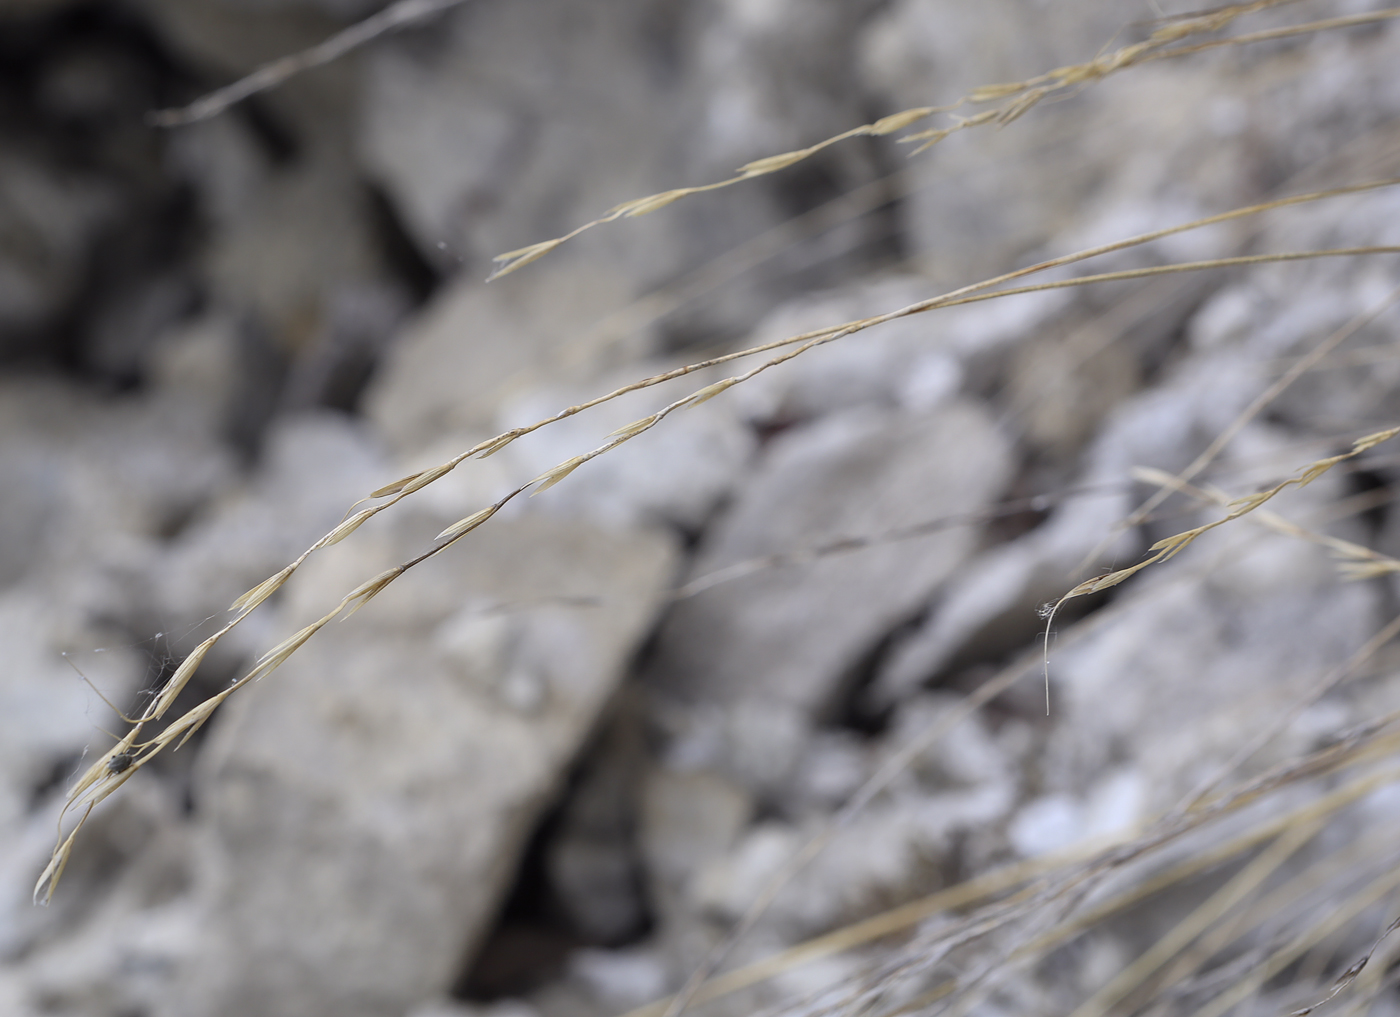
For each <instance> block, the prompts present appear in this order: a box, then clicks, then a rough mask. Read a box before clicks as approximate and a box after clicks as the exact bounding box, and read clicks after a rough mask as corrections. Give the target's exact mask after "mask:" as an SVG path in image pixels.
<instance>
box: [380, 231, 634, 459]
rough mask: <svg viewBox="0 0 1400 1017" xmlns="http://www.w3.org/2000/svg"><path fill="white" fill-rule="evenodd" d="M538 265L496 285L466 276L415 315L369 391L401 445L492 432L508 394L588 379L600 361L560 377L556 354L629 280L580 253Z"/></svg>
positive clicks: (617, 299) (412, 447)
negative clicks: (579, 258)
mask: <svg viewBox="0 0 1400 1017" xmlns="http://www.w3.org/2000/svg"><path fill="white" fill-rule="evenodd" d="M532 267H534V266H532ZM538 268H539V271H538V272H537V273H535V274H533V275H530V276H528V277H527V276H525V275H524V274H523V273H522V274H518V275H515V276H508V277H506V278H505V279H502V280H500V281H499V282H495V283H492V284H491V285H490V286H486V285H484V284H482V283H480V282H476V281H473V280H462V281H459V282H458V283H457V284H455V285H454V286H452V287H451V288H448V289H445V290H444V291H443V292H442V293H440V294H439V295H438V296H437V297H436V298H435V299H434V300H433V302H432V303H430V304H429V305H428V306H427V307H426V308H425V309H424V310H423V311H422V312H421V313H420V314H419V315H418V317H416V318H415V319H414V320H412V321H410V322H409V323H408V325H407V326H406V328H405V329H404V332H403V334H402V335H401V336H400V337H399V339H398V341H397V343H396V344H395V347H394V349H393V351H392V352H391V353H390V355H389V358H388V362H387V363H386V364H385V365H384V368H383V370H382V371H381V372H380V373H379V375H378V376H377V377H376V378H375V379H374V381H373V383H372V385H371V386H370V390H369V392H368V393H367V394H366V412H367V414H368V416H369V417H370V419H371V420H372V421H373V422H374V423H375V424H376V426H378V427H379V429H380V430H381V431H382V432H383V433H384V435H385V436H386V437H387V438H388V439H389V441H390V442H391V443H392V444H393V445H394V446H395V447H397V448H398V449H399V450H400V451H404V452H412V451H416V450H417V449H418V448H419V447H420V446H422V445H423V444H425V443H426V442H428V441H429V440H431V439H432V438H435V437H438V436H440V435H442V434H444V433H452V432H461V431H463V430H466V431H468V433H471V432H472V431H477V432H486V431H487V430H488V429H489V428H490V427H491V425H492V424H493V423H494V421H495V416H496V412H497V410H498V409H499V408H500V405H501V402H502V400H504V399H506V398H508V397H510V396H511V395H516V394H518V393H519V392H520V390H521V389H522V388H524V387H526V386H532V385H538V384H539V383H540V382H541V381H543V380H553V381H563V382H573V381H577V380H582V379H580V378H579V375H580V374H581V375H582V376H583V378H584V379H586V378H589V376H590V374H591V370H590V369H595V365H594V364H592V363H584V364H582V365H570V364H569V363H568V362H567V361H565V362H564V364H563V365H562V366H563V368H564V371H563V372H562V373H564V374H565V376H564V377H563V378H560V377H558V374H559V373H561V372H559V371H558V369H557V366H556V358H557V357H559V356H560V354H561V353H562V352H564V350H565V347H566V343H567V341H568V339H569V338H570V337H571V336H573V335H576V334H577V332H578V331H579V329H580V328H583V327H587V326H590V325H593V324H594V323H595V322H596V321H597V320H598V318H600V317H602V316H603V314H604V313H606V312H607V311H610V310H613V309H614V308H615V307H616V306H617V305H618V304H620V303H621V302H622V301H623V299H624V296H625V285H626V284H625V282H624V281H623V280H622V279H621V278H619V276H618V275H617V273H616V272H615V271H613V270H611V269H609V268H606V267H598V266H593V265H588V264H583V263H580V262H577V261H570V260H566V259H560V260H559V261H557V262H555V263H552V264H550V263H546V264H544V265H541V266H538ZM570 367H572V370H569V368H570ZM562 408H563V407H562V406H560V407H554V408H553V409H552V410H551V411H550V412H557V411H558V410H559V409H562ZM486 436H487V435H486V433H481V437H486ZM478 440H479V439H478ZM466 447H470V444H468V445H467V446H466ZM573 454H577V453H573ZM550 465H553V464H552V463H551V464H550Z"/></svg>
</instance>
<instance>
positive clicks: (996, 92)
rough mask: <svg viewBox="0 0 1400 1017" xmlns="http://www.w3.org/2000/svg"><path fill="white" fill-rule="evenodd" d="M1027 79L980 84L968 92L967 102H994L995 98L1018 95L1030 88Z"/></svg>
mask: <svg viewBox="0 0 1400 1017" xmlns="http://www.w3.org/2000/svg"><path fill="white" fill-rule="evenodd" d="M1030 87H1031V84H1030V82H1029V81H1009V82H1006V83H1005V84H1001V85H982V86H980V87H978V88H974V89H973V90H972V91H971V92H969V93H968V96H967V98H968V101H969V102H995V101H996V100H997V99H1006V98H1008V97H1010V96H1013V95H1018V94H1020V93H1021V92H1024V91H1025V90H1026V89H1028V88H1030Z"/></svg>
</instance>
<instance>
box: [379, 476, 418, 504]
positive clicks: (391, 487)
mask: <svg viewBox="0 0 1400 1017" xmlns="http://www.w3.org/2000/svg"><path fill="white" fill-rule="evenodd" d="M416 479H418V474H417V473H410V474H409V475H408V476H406V477H401V478H399V479H398V480H396V481H394V482H393V483H392V484H385V485H384V486H383V487H381V488H380V489H379V490H377V491H371V492H370V493H369V496H370V497H371V498H387V497H388V496H389V495H391V494H398V493H399V492H400V491H402V490H403V488H404V485H405V484H407V483H408V482H409V481H411V480H416Z"/></svg>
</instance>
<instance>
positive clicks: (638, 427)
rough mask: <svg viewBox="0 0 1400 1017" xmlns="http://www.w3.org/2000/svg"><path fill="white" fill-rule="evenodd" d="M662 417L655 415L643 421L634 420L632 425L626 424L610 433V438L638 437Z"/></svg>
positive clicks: (644, 418)
mask: <svg viewBox="0 0 1400 1017" xmlns="http://www.w3.org/2000/svg"><path fill="white" fill-rule="evenodd" d="M660 417H661V414H659V413H653V414H652V415H651V416H649V417H643V418H642V419H641V420H634V421H632V423H630V424H624V425H623V426H621V427H619V428H618V429H617V430H616V431H613V432H612V433H610V434H609V435H608V437H609V438H623V439H626V438H634V437H636V436H637V435H639V434H641V433H642V432H643V431H645V430H646V429H647V428H648V427H650V426H651V425H652V424H654V423H656V421H657V420H658V419H659V418H660Z"/></svg>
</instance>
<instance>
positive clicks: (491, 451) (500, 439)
mask: <svg viewBox="0 0 1400 1017" xmlns="http://www.w3.org/2000/svg"><path fill="white" fill-rule="evenodd" d="M525 433H526V431H525V428H522V427H517V428H516V429H515V430H513V431H507V432H506V433H505V434H502V435H498V436H496V437H495V438H492V439H491V440H490V441H486V442H482V443H481V444H480V445H478V446H477V450H476V457H477V458H478V459H486V458H488V457H490V456H493V455H495V454H496V453H497V452H499V451H500V450H501V449H503V448H505V447H506V446H507V445H509V444H510V443H511V442H513V441H514V440H515V439H516V438H519V437H520V436H521V435H522V434H525Z"/></svg>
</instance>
